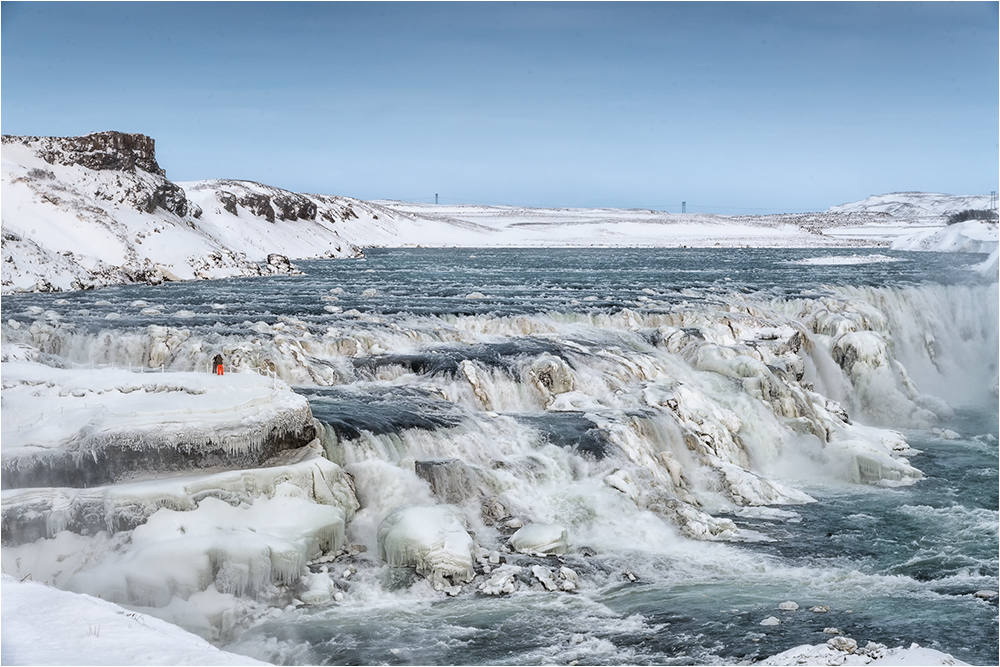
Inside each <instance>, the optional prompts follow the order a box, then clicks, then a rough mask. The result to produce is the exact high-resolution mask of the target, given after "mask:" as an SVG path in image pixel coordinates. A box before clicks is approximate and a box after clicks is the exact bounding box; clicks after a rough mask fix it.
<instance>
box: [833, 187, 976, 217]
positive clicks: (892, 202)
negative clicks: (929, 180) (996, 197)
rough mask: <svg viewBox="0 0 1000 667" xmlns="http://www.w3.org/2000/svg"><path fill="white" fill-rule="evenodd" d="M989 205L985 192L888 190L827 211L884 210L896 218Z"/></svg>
mask: <svg viewBox="0 0 1000 667" xmlns="http://www.w3.org/2000/svg"><path fill="white" fill-rule="evenodd" d="M989 208H990V196H989V195H946V194H941V193H939V192H890V193H889V194H884V195H872V196H870V197H867V198H865V199H862V200H861V201H856V202H851V203H850V204H840V205H838V206H832V207H830V209H829V212H830V213H862V212H864V213H888V214H889V215H891V216H893V217H896V218H910V219H918V218H944V217H945V216H947V215H948V214H950V213H957V212H958V211H964V210H966V209H980V210H986V209H989Z"/></svg>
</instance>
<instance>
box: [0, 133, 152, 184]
mask: <svg viewBox="0 0 1000 667" xmlns="http://www.w3.org/2000/svg"><path fill="white" fill-rule="evenodd" d="M14 142H18V143H22V144H39V145H41V146H42V148H41V149H40V150H39V151H38V154H39V155H41V156H42V158H43V159H44V160H45V161H46V162H48V163H49V164H65V165H74V164H78V165H81V166H84V167H87V168H88V169H96V170H104V169H117V170H119V171H130V172H134V171H135V170H136V169H137V168H138V169H142V170H143V171H146V172H149V173H150V174H156V175H157V176H166V175H167V172H166V171H165V170H163V169H161V168H160V165H158V164H157V163H156V146H155V144H156V142H155V141H153V138H152V137H147V136H146V135H145V134H129V133H126V132H115V131H108V132H94V133H93V134H86V135H84V136H82V137H15V136H6V135H5V136H4V137H3V143H5V144H7V143H14Z"/></svg>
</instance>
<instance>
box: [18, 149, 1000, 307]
mask: <svg viewBox="0 0 1000 667" xmlns="http://www.w3.org/2000/svg"><path fill="white" fill-rule="evenodd" d="M2 160H3V167H2V171H3V173H2V183H3V184H2V214H3V223H2V228H3V239H2V245H3V270H2V281H0V289H2V291H3V293H5V294H6V293H10V292H15V291H35V290H40V291H65V290H72V289H87V288H93V287H101V286H106V285H115V284H128V283H135V282H145V283H150V284H156V283H159V282H162V281H164V280H167V281H171V280H192V279H196V278H220V277H228V276H254V275H269V274H274V273H281V272H289V271H294V270H295V269H294V267H292V266H291V265H290V263H289V261H288V260H289V259H307V258H317V257H328V258H333V257H351V256H357V255H359V254H360V253H361V252H362V248H365V247H402V246H427V247H445V246H449V247H497V246H501V247H566V246H570V247H678V246H694V247H716V246H719V247H746V246H749V247H842V246H860V247H870V246H888V245H889V244H891V243H892V244H894V246H893V247H898V248H903V249H913V248H916V249H930V250H932V249H937V248H940V249H960V248H962V249H965V250H967V251H970V252H985V253H987V254H988V253H990V252H992V250H993V249H995V248H996V246H997V232H996V225H995V224H992V225H990V224H987V223H982V222H971V223H966V224H965V225H964V226H963V227H961V228H960V229H954V230H949V234H948V235H947V237H946V238H944V237H942V238H940V239H939V238H938V236H935V234H939V231H940V230H941V228H942V227H944V226H945V219H946V216H947V215H948V214H949V213H953V212H956V211H960V210H964V209H970V208H971V209H986V208H988V207H989V205H990V200H989V197H988V196H981V195H972V196H952V195H944V194H933V193H920V192H916V193H913V192H903V193H893V194H887V195H878V196H873V197H869V198H867V199H865V200H862V201H860V202H855V203H852V204H843V205H840V206H834V207H832V208H831V209H830V210H828V211H826V212H817V213H802V214H783V215H757V216H751V215H714V214H694V213H692V214H668V213H663V212H660V211H653V210H642V209H572V208H523V207H516V206H477V205H456V206H438V205H431V204H412V203H405V202H397V201H377V202H365V201H361V200H358V199H353V198H351V197H344V196H332V195H316V194H300V193H295V192H289V191H287V190H282V189H280V188H276V187H272V186H268V185H262V184H260V183H255V182H250V181H237V180H207V181H196V182H184V183H173V182H171V181H169V180H167V178H166V172H165V171H164V170H163V169H162V168H161V167H160V166H159V164H158V163H157V162H156V157H155V154H154V142H153V140H152V139H151V138H149V137H146V136H144V135H140V134H124V133H120V132H99V133H95V134H89V135H86V136H83V137H20V136H4V137H3V148H2ZM970 239H971V240H970Z"/></svg>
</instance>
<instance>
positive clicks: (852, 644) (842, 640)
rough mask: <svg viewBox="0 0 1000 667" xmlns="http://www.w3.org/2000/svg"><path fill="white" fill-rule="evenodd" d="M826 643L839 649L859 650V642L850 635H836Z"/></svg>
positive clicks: (847, 650)
mask: <svg viewBox="0 0 1000 667" xmlns="http://www.w3.org/2000/svg"><path fill="white" fill-rule="evenodd" d="M826 645H827V646H829V647H830V648H832V649H836V650H838V651H846V652H847V653H854V652H855V651H857V650H858V642H857V641H855V640H854V639H851V638H850V637H843V636H839V635H838V636H836V637H833V638H831V639H827V640H826Z"/></svg>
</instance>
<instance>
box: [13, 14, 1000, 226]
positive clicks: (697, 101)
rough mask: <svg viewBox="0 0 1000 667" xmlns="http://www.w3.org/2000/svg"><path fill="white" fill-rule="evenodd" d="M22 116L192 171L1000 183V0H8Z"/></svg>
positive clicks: (745, 193) (841, 196)
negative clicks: (122, 140)
mask: <svg viewBox="0 0 1000 667" xmlns="http://www.w3.org/2000/svg"><path fill="white" fill-rule="evenodd" d="M0 62H2V78H0V86H2V98H0V99H2V112H3V113H2V131H3V132H4V133H5V134H36V135H75V134H85V133H87V132H94V131H100V130H108V129H116V130H122V131H128V132H142V133H144V134H148V135H151V136H152V137H153V138H154V139H156V142H157V156H158V159H159V161H160V164H161V166H163V167H164V168H166V169H167V173H168V176H169V177H170V178H171V179H174V180H194V179H202V178H245V179H251V180H256V181H261V182H264V183H268V184H271V185H277V186H280V187H284V188H288V189H291V190H296V191H303V192H319V193H327V194H344V195H351V196H355V197H361V198H364V199H375V198H390V199H408V200H414V201H419V200H422V201H433V197H434V194H435V193H439V194H440V196H441V201H442V203H453V202H456V201H464V202H485V203H508V204H520V205H529V206H532V205H535V206H541V205H546V206H620V207H641V208H658V209H663V210H670V211H679V210H680V202H681V201H687V202H688V210H689V211H705V210H711V211H717V212H722V213H735V212H765V211H781V210H787V211H795V210H823V209H826V208H828V207H829V206H832V205H834V204H839V203H843V202H847V201H853V200H857V199H861V198H863V197H865V196H867V195H869V194H879V193H883V192H891V191H897V190H928V191H939V192H949V193H952V194H973V193H988V192H989V191H990V190H995V189H997V188H998V186H997V182H998V178H1000V175H998V149H1000V145H998V141H1000V138H998V116H1000V109H998V95H1000V93H998V78H1000V74H998V3H996V2H988V3H975V2H968V3H967V2H959V3H895V2H894V3H885V4H883V3H864V2H857V3H855V2H851V3H756V2H752V3H712V2H696V3H582V4H577V3H553V4H549V3H326V2H315V3H284V2H282V3H239V2H233V3H199V2H183V3H87V2H79V3H77V2H74V3H11V2H3V3H2V61H0Z"/></svg>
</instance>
